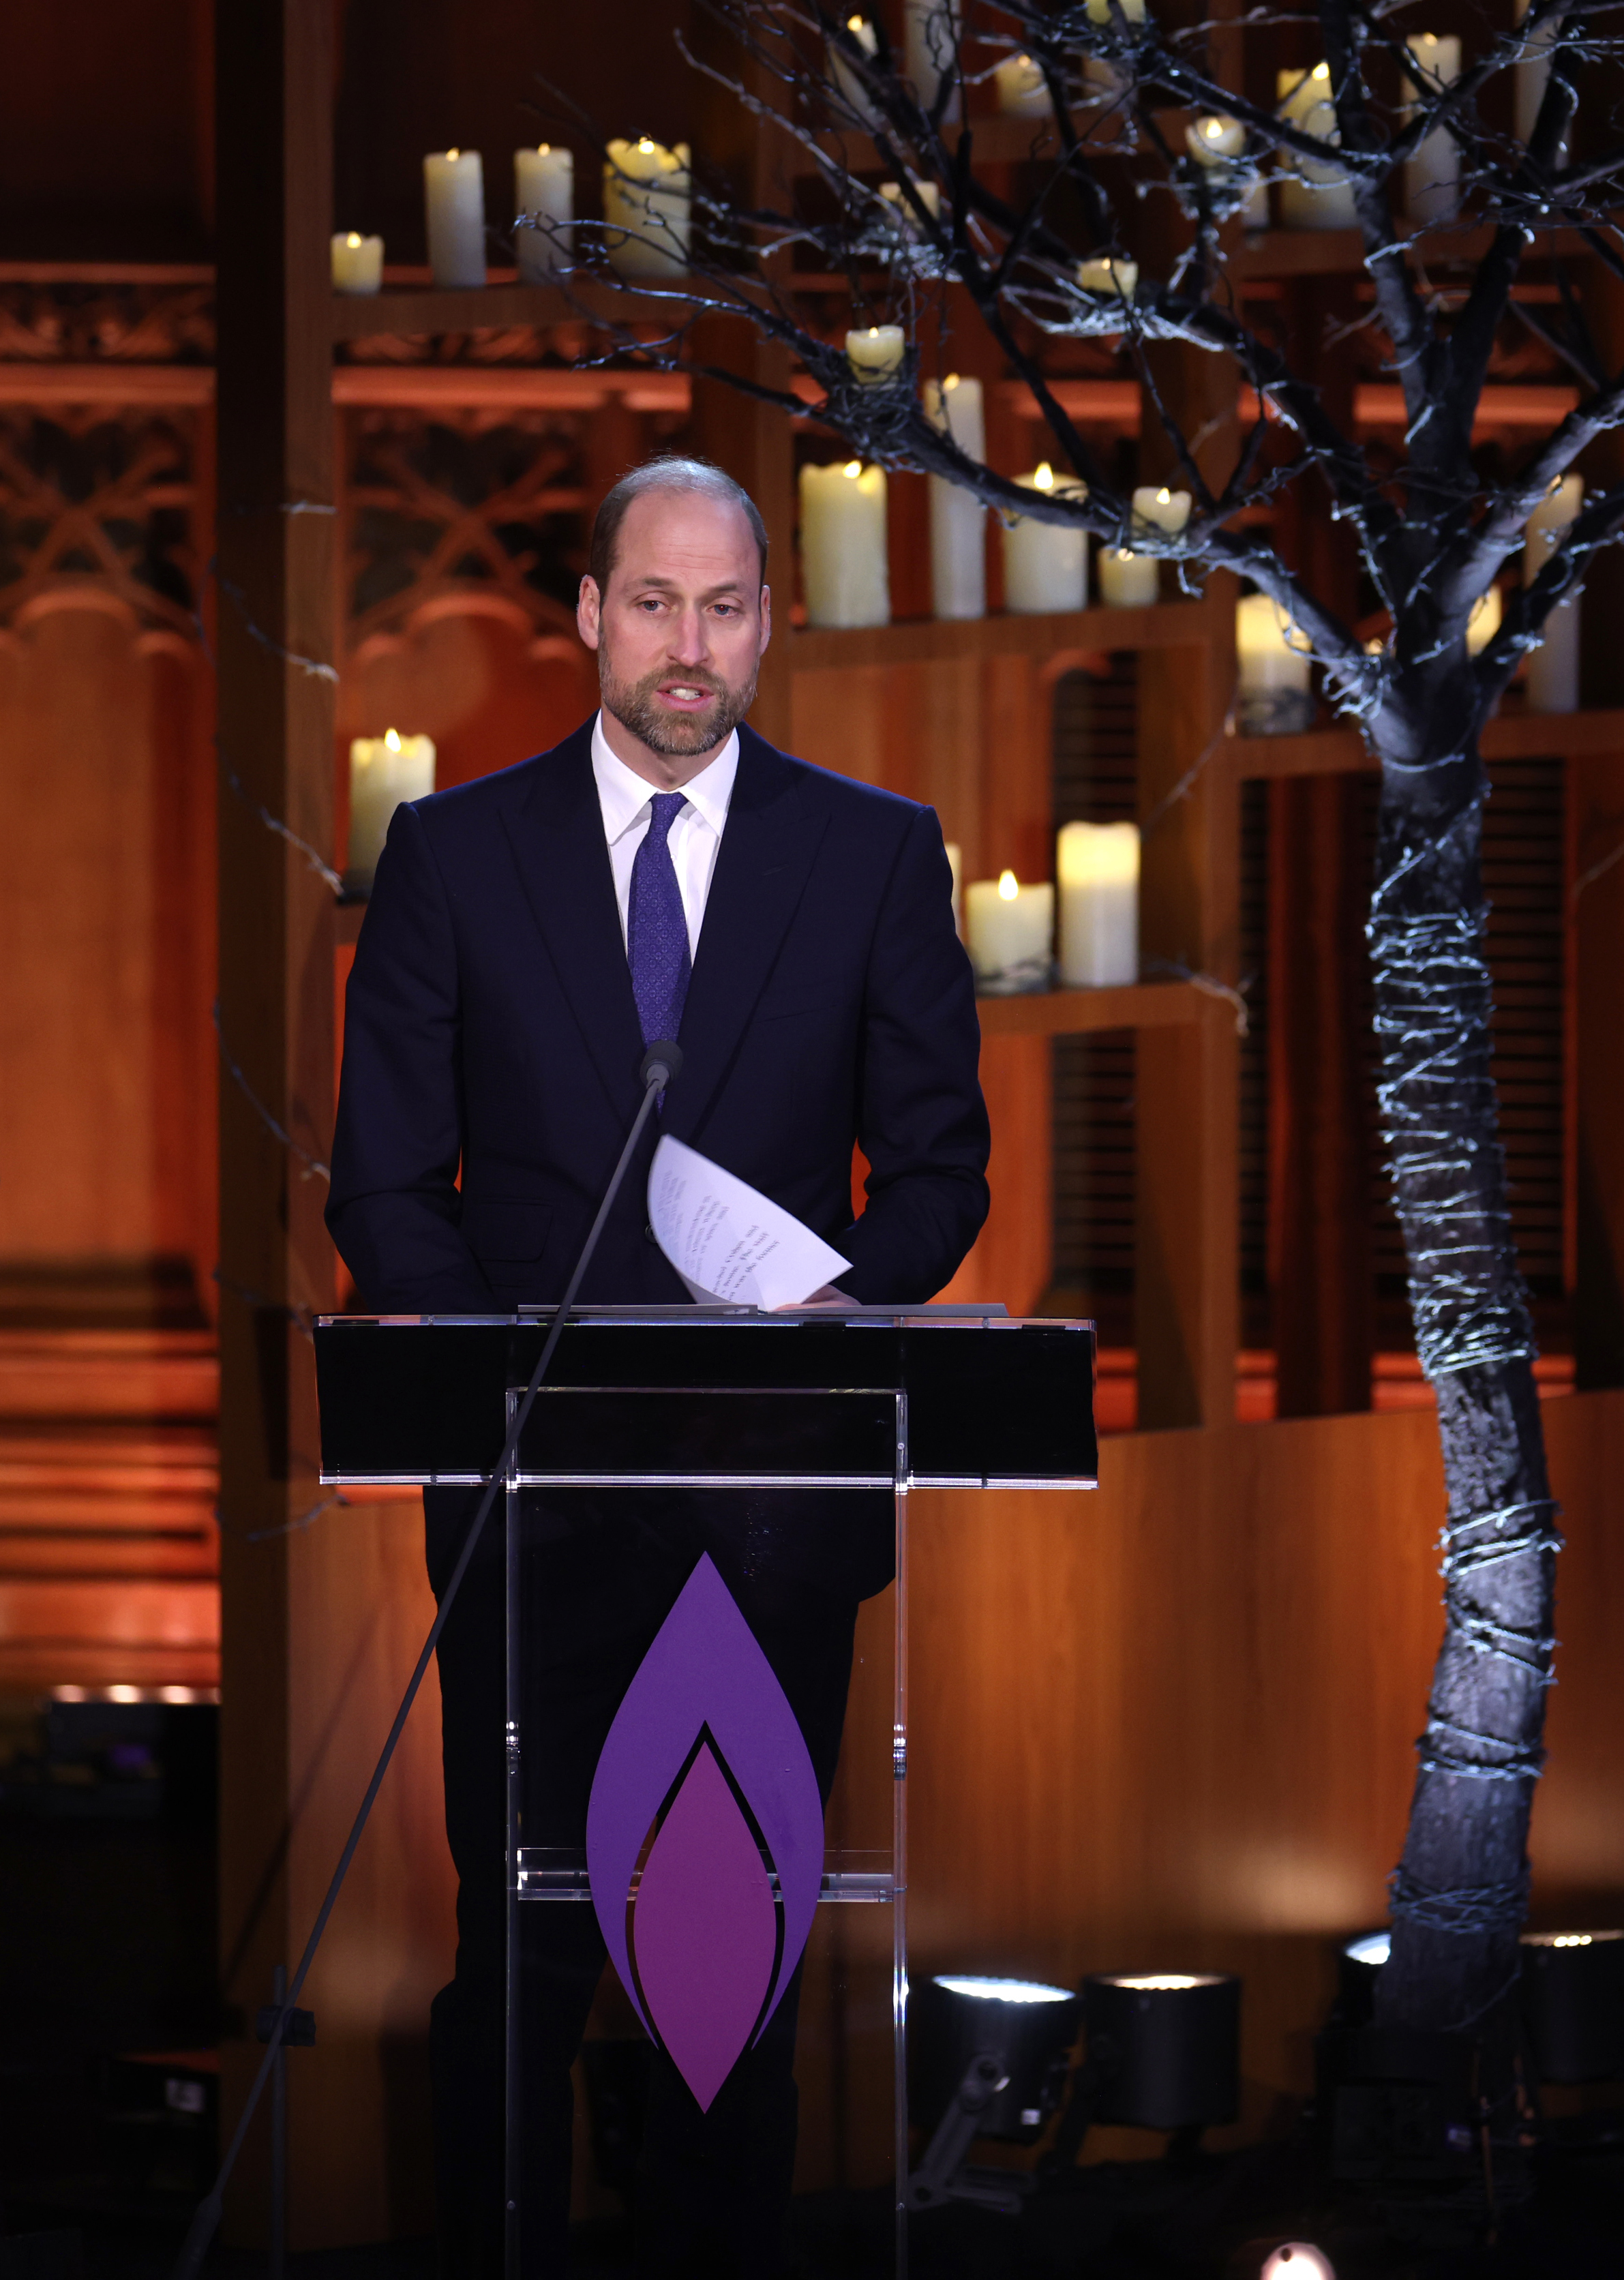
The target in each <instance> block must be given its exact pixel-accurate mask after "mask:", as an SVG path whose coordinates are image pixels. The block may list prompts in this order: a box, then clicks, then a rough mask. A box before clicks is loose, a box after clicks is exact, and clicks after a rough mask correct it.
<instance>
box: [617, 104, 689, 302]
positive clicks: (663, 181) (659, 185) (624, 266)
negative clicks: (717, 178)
mask: <svg viewBox="0 0 1624 2280" xmlns="http://www.w3.org/2000/svg"><path fill="white" fill-rule="evenodd" d="M692 212H693V176H692V175H691V174H690V173H689V147H688V144H687V143H677V144H675V145H674V147H673V149H671V150H666V146H665V144H664V143H653V142H650V139H649V137H648V136H647V135H643V136H642V137H641V139H640V140H639V141H637V142H635V143H623V142H620V141H618V140H617V141H613V142H612V143H610V145H609V156H608V158H607V159H606V160H605V162H604V249H605V250H606V251H607V253H608V255H609V258H610V259H611V260H612V262H613V263H614V266H615V267H616V268H617V269H618V270H619V271H620V274H621V276H622V277H669V276H671V275H673V274H680V273H681V272H682V271H683V270H685V269H686V268H687V267H688V237H689V223H690V221H691V219H692ZM623 232H624V233H627V235H622V233H623ZM630 233H635V235H632V234H630Z"/></svg>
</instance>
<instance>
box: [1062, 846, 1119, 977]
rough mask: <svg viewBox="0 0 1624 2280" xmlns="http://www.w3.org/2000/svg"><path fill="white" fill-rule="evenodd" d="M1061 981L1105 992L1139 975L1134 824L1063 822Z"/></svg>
mask: <svg viewBox="0 0 1624 2280" xmlns="http://www.w3.org/2000/svg"><path fill="white" fill-rule="evenodd" d="M1055 869H1056V874H1057V875H1058V880H1059V884H1060V982H1061V984H1062V986H1063V987H1064V988H1066V989H1068V990H1106V989H1110V988H1111V987H1112V985H1113V984H1116V983H1119V982H1137V980H1138V979H1139V828H1138V826H1137V825H1136V824H1133V823H1068V824H1066V826H1065V827H1064V828H1063V829H1062V830H1061V832H1060V835H1059V837H1058V841H1057V843H1056V860H1055Z"/></svg>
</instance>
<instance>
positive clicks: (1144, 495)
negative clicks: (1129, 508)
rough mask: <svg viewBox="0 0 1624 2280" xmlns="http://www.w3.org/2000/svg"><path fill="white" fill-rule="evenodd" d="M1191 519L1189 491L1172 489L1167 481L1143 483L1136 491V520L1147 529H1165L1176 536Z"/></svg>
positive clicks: (1171, 536) (1167, 532) (1172, 535)
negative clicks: (1168, 486)
mask: <svg viewBox="0 0 1624 2280" xmlns="http://www.w3.org/2000/svg"><path fill="white" fill-rule="evenodd" d="M1134 521H1135V524H1136V525H1138V526H1139V527H1140V528H1142V529H1143V530H1146V531H1151V530H1163V531H1166V534H1167V535H1168V537H1169V538H1176V537H1177V536H1178V535H1179V533H1180V531H1181V530H1182V529H1183V528H1184V526H1185V524H1186V523H1187V522H1188V521H1189V492H1188V491H1170V490H1169V489H1168V488H1167V486H1166V483H1162V484H1160V485H1158V484H1155V483H1142V484H1141V485H1140V487H1139V489H1137V490H1136V491H1135V493H1134Z"/></svg>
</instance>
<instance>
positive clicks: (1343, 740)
mask: <svg viewBox="0 0 1624 2280" xmlns="http://www.w3.org/2000/svg"><path fill="white" fill-rule="evenodd" d="M1221 749H1222V751H1223V754H1224V758H1225V759H1226V760H1227V762H1228V766H1230V767H1231V768H1232V769H1233V770H1234V772H1235V774H1236V775H1237V776H1239V777H1241V778H1242V779H1243V780H1255V779H1256V778H1258V777H1273V776H1342V775H1350V774H1357V773H1359V772H1361V771H1363V770H1364V769H1366V768H1374V766H1375V765H1376V764H1375V762H1374V760H1373V759H1371V757H1370V755H1369V754H1368V753H1367V752H1366V749H1365V740H1364V738H1363V737H1362V736H1360V735H1359V733H1358V729H1357V728H1308V729H1305V731H1304V732H1303V734H1302V735H1301V736H1230V737H1228V739H1227V740H1226V742H1225V743H1224V744H1223V746H1222V747H1221Z"/></svg>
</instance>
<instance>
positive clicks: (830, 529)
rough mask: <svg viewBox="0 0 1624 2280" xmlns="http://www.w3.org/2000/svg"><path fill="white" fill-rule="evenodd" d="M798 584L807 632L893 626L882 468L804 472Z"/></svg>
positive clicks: (854, 463)
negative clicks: (815, 628)
mask: <svg viewBox="0 0 1624 2280" xmlns="http://www.w3.org/2000/svg"><path fill="white" fill-rule="evenodd" d="M801 582H802V587H803V589H804V595H805V600H806V622H807V623H808V625H812V626H884V625H889V623H890V620H891V582H890V574H889V567H888V565H887V560H886V519H885V471H884V469H883V468H881V467H865V466H863V464H862V462H861V461H860V460H858V459H848V460H847V461H846V463H845V465H844V466H840V465H838V464H836V465H835V466H832V467H803V468H802V469H801Z"/></svg>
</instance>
